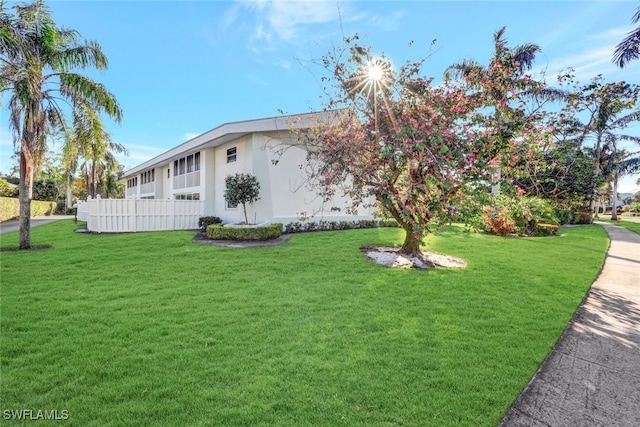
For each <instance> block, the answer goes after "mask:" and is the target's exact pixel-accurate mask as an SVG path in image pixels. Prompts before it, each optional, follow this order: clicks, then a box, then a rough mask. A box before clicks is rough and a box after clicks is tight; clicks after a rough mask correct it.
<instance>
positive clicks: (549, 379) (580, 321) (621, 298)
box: [500, 222, 640, 427]
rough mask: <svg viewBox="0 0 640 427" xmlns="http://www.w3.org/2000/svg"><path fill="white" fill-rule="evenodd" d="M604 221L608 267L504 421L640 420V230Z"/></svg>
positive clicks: (532, 425) (514, 426)
mask: <svg viewBox="0 0 640 427" xmlns="http://www.w3.org/2000/svg"><path fill="white" fill-rule="evenodd" d="M599 224H600V225H602V226H603V227H604V228H605V229H606V230H607V232H608V233H609V236H610V237H611V246H610V248H609V251H608V252H607V257H606V259H605V263H604V267H603V269H602V271H601V273H600V275H599V276H598V278H597V279H596V281H595V283H594V284H593V285H592V287H591V290H590V291H589V293H588V294H587V297H586V298H585V300H584V301H583V303H582V305H581V306H580V307H579V308H578V311H577V312H576V314H575V316H574V317H573V319H572V320H571V323H570V324H569V326H567V328H566V329H565V331H564V333H563V334H562V336H561V337H560V339H559V340H558V342H557V343H556V346H555V347H554V349H553V350H552V351H551V353H550V354H549V356H548V357H547V359H546V360H545V362H544V363H543V364H542V366H541V367H540V369H539V370H538V372H537V373H536V375H535V376H534V377H533V379H532V380H531V382H530V383H529V384H528V385H527V387H526V388H525V389H524V391H523V392H522V394H521V395H520V396H519V397H518V398H517V399H516V401H515V403H514V404H513V406H512V407H511V409H510V410H509V411H508V412H507V415H506V416H505V418H504V419H503V420H502V423H501V424H500V426H501V427H525V426H526V427H543V426H544V427H564V426H567V427H573V426H576V427H583V426H584V427H587V426H588V427H592V426H602V427H605V426H606V427H612V426H620V427H627V426H628V427H638V426H640V235H638V234H636V233H633V232H631V231H628V230H626V229H624V228H623V227H618V226H616V225H612V224H610V223H604V222H601V223H599Z"/></svg>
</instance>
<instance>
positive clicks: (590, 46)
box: [535, 27, 630, 83]
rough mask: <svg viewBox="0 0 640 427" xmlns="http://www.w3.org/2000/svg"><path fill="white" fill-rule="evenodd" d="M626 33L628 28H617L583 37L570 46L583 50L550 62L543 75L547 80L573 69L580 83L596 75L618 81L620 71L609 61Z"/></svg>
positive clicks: (540, 70) (538, 71)
mask: <svg viewBox="0 0 640 427" xmlns="http://www.w3.org/2000/svg"><path fill="white" fill-rule="evenodd" d="M628 31H630V30H629V27H618V28H612V29H609V30H606V31H603V32H600V33H596V34H591V35H587V36H585V37H583V38H582V39H581V40H580V41H579V43H578V44H575V45H574V46H572V47H573V50H574V51H575V50H576V49H575V46H583V49H581V50H577V53H573V54H569V55H565V56H562V57H560V58H558V59H554V60H551V61H550V62H549V64H548V65H547V66H546V67H545V70H546V72H545V74H546V75H547V77H548V78H555V76H557V75H558V73H560V72H562V71H566V70H567V69H569V68H573V70H574V74H575V78H576V80H578V81H580V82H585V83H586V82H587V81H589V80H590V79H591V78H593V77H595V76H596V75H598V74H602V75H603V76H605V78H606V80H608V81H615V80H618V76H621V75H622V70H621V69H620V68H618V67H617V66H616V65H615V64H613V62H612V61H611V59H612V57H613V51H614V50H615V47H616V45H617V44H618V43H620V41H621V40H622V39H623V37H624V35H625V34H626V33H627V32H628ZM542 71H543V69H537V70H535V73H536V74H538V73H540V72H542ZM620 79H622V80H624V79H625V77H624V76H621V77H620ZM627 79H628V77H627ZM550 83H552V82H550Z"/></svg>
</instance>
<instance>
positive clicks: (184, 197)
mask: <svg viewBox="0 0 640 427" xmlns="http://www.w3.org/2000/svg"><path fill="white" fill-rule="evenodd" d="M174 197H175V199H176V200H200V193H180V194H175V195H174Z"/></svg>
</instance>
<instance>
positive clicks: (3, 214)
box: [0, 197, 57, 221]
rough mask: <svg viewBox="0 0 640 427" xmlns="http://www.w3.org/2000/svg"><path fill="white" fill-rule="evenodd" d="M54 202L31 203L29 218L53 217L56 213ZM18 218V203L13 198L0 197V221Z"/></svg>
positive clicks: (37, 201)
mask: <svg viewBox="0 0 640 427" xmlns="http://www.w3.org/2000/svg"><path fill="white" fill-rule="evenodd" d="M56 208H57V203H56V202H41V201H39V200H32V201H31V216H43V215H53V214H54V213H55V212H56ZM19 217H20V201H19V200H18V199H16V198H13V197H0V221H7V220H9V219H14V218H19Z"/></svg>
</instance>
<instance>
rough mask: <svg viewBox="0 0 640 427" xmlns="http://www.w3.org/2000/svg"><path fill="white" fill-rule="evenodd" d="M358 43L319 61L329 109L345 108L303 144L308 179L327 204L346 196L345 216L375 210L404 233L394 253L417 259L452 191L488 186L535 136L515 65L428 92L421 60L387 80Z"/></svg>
mask: <svg viewBox="0 0 640 427" xmlns="http://www.w3.org/2000/svg"><path fill="white" fill-rule="evenodd" d="M357 40H358V38H357V36H356V37H353V38H345V44H346V46H345V48H344V49H334V50H333V51H330V52H329V53H328V54H327V55H325V57H324V58H323V60H322V66H323V67H324V68H325V69H326V70H328V71H329V73H330V76H329V77H326V79H325V80H324V81H331V82H333V83H334V85H335V89H336V90H335V94H334V95H333V96H332V97H331V99H330V101H329V102H328V107H330V108H333V107H336V106H346V108H347V109H346V111H343V112H340V113H338V114H336V115H335V117H334V120H333V121H330V122H327V123H320V124H319V125H318V126H317V127H316V128H314V129H312V131H311V132H308V133H306V134H304V135H302V136H301V140H302V141H303V143H305V144H306V145H307V152H308V160H309V164H310V165H311V168H312V171H311V176H310V178H311V179H312V180H313V182H314V183H315V184H316V185H317V186H318V188H319V191H320V193H321V194H322V195H323V196H324V197H325V198H331V197H333V195H335V194H336V192H337V191H338V190H342V191H343V192H344V193H345V194H346V195H348V196H349V197H350V199H351V200H353V206H351V207H348V208H347V212H350V211H353V210H355V209H357V207H358V206H363V205H364V206H367V205H369V204H373V205H375V206H378V207H379V208H381V210H382V212H383V214H384V215H387V216H389V217H392V218H394V219H395V220H396V221H397V222H398V224H399V225H400V226H401V227H402V228H403V229H404V230H405V240H404V242H403V245H402V248H401V250H400V252H401V253H404V254H408V255H414V254H416V253H418V252H419V251H420V244H421V243H422V239H423V235H424V234H425V233H427V232H429V225H430V224H432V223H440V224H442V223H445V222H447V221H448V220H449V218H450V217H451V215H452V211H451V209H450V208H451V206H452V201H453V199H454V197H456V195H457V194H458V192H459V191H460V190H461V189H462V188H464V187H465V186H467V185H468V184H469V183H472V182H478V181H481V180H486V179H487V173H488V172H487V171H488V170H489V169H490V167H491V164H492V162H493V161H494V160H495V159H496V158H497V157H498V155H499V154H500V153H501V152H503V151H504V150H505V149H506V148H507V147H508V146H510V145H511V144H513V143H515V142H516V139H517V137H519V136H520V135H522V134H523V133H524V132H527V131H530V130H532V129H533V123H532V122H531V119H532V116H529V115H527V114H525V111H524V105H523V102H522V99H521V98H520V97H519V96H518V94H517V93H516V92H515V91H514V90H513V79H512V78H511V76H513V75H514V74H515V73H518V72H519V71H518V70H519V67H520V64H519V63H517V61H515V59H514V58H512V57H508V58H507V57H505V56H502V57H499V58H493V59H492V60H491V61H490V64H489V66H488V67H487V68H486V69H481V68H480V67H471V68H470V69H469V70H468V72H465V73H462V74H461V75H460V76H459V79H458V80H456V81H445V82H444V83H442V84H440V85H438V86H432V84H431V83H432V79H431V78H425V77H422V76H421V75H420V72H421V66H422V63H423V61H418V62H407V63H406V64H405V65H404V66H402V67H400V69H399V71H398V72H397V73H394V72H393V71H392V70H391V66H390V63H389V61H388V60H387V59H386V58H385V57H384V56H381V57H379V58H373V57H372V56H371V54H370V48H368V47H363V46H360V45H359V44H358V43H357ZM496 93H499V94H500V96H495V94H496ZM497 111H499V113H497ZM532 135H533V133H532Z"/></svg>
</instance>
